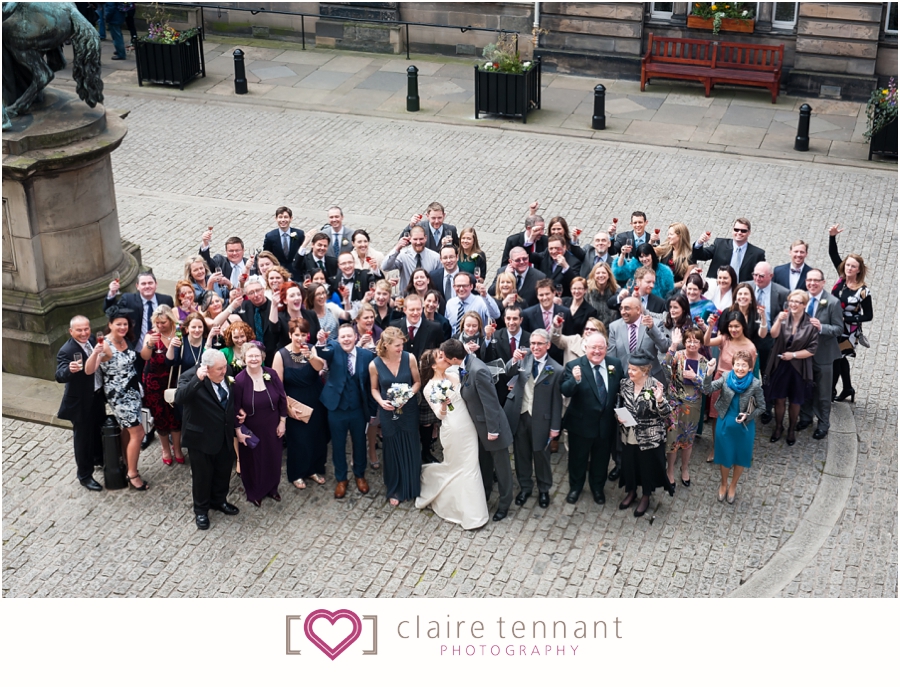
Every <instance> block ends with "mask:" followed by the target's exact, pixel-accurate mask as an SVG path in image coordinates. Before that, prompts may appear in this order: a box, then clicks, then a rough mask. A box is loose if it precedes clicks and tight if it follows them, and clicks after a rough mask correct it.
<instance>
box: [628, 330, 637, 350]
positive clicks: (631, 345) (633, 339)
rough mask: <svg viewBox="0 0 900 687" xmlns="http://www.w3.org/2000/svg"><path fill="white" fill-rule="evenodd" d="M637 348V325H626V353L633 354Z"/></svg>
mask: <svg viewBox="0 0 900 687" xmlns="http://www.w3.org/2000/svg"><path fill="white" fill-rule="evenodd" d="M636 348H637V325H636V324H629V325H628V352H629V353H634V351H635V349H636Z"/></svg>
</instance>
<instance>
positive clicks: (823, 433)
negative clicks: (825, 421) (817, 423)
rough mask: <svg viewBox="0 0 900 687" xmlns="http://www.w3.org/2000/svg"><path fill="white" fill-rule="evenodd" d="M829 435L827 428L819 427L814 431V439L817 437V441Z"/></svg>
mask: <svg viewBox="0 0 900 687" xmlns="http://www.w3.org/2000/svg"><path fill="white" fill-rule="evenodd" d="M827 436H828V430H827V429H817V430H816V431H815V432H813V439H815V440H816V441H819V440H821V439H824V438H825V437H827Z"/></svg>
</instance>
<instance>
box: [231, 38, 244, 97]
mask: <svg viewBox="0 0 900 687" xmlns="http://www.w3.org/2000/svg"><path fill="white" fill-rule="evenodd" d="M234 92H235V93H237V94H238V95H244V94H245V93H246V92H247V72H246V71H244V51H243V50H241V49H240V48H237V49H235V51H234Z"/></svg>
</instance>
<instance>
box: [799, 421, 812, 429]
mask: <svg viewBox="0 0 900 687" xmlns="http://www.w3.org/2000/svg"><path fill="white" fill-rule="evenodd" d="M807 427H812V420H800V422H798V423H797V427H796V429H797V431H798V432H802V431H803V430H804V429H806V428H807Z"/></svg>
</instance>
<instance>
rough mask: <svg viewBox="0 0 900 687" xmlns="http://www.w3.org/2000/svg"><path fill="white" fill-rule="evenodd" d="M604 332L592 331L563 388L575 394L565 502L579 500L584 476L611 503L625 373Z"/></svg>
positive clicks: (599, 498)
mask: <svg viewBox="0 0 900 687" xmlns="http://www.w3.org/2000/svg"><path fill="white" fill-rule="evenodd" d="M606 350H607V343H606V337H605V336H603V334H592V335H591V336H590V337H588V339H587V340H586V341H585V342H584V352H585V355H584V356H582V357H581V358H577V359H575V360H573V361H571V362H569V363H568V364H567V365H566V369H565V372H564V373H563V378H562V384H560V391H562V394H563V396H568V397H569V398H571V399H572V401H571V402H570V403H569V408H568V410H567V411H566V416H565V417H564V418H563V428H564V429H567V430H568V431H569V493H568V495H567V496H566V503H575V502H576V501H578V496H579V495H580V494H581V490H582V489H583V488H584V481H585V477H586V476H587V480H588V484H589V485H590V488H591V494H592V495H593V497H594V501H595V502H596V503H598V504H600V505H603V504H604V503H606V495H605V494H604V493H603V488H604V487H605V486H606V478H607V475H608V471H609V459H610V456H611V455H612V452H613V450H614V449H615V446H616V427H617V425H616V422H615V413H614V410H613V409H614V408H615V406H616V397H617V396H618V394H619V382H621V381H622V379H623V378H624V377H625V373H624V371H623V370H622V363H621V362H619V359H618V358H613V357H612V356H610V355H607V354H606Z"/></svg>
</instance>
